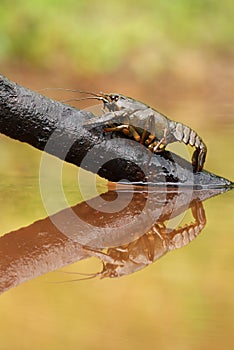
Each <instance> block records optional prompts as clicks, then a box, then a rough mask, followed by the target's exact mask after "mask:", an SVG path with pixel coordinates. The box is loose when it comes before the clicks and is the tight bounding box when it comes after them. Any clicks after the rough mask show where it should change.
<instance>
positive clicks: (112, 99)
mask: <svg viewBox="0 0 234 350" xmlns="http://www.w3.org/2000/svg"><path fill="white" fill-rule="evenodd" d="M110 98H111V101H113V102H117V101H118V100H119V95H110Z"/></svg>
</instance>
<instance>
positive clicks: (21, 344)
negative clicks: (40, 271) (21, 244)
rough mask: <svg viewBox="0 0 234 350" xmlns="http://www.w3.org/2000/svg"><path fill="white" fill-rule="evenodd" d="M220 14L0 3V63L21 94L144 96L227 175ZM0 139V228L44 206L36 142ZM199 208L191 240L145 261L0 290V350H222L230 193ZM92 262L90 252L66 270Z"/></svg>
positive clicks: (72, 177)
mask: <svg viewBox="0 0 234 350" xmlns="http://www.w3.org/2000/svg"><path fill="white" fill-rule="evenodd" d="M233 20H234V3H233V1H231V0H224V1H218V0H213V1H210V0H203V1H202V0H198V1H194V0H176V1H173V2H172V1H168V0H164V1H159V0H156V1H153V0H144V1H143V0H139V1H137V2H132V1H130V0H125V1H122V2H121V1H114V0H109V1H107V2H101V1H96V0H93V1H91V0H87V1H81V0H66V1H64V0H58V1H53V0H51V1H49V0H30V1H29V0H18V1H13V0H1V2H0V73H1V74H3V75H5V76H7V77H8V78H9V79H12V80H14V81H16V82H17V83H19V84H22V85H25V86H27V87H29V88H31V89H33V90H41V89H45V88H56V87H60V88H61V87H62V88H71V89H82V90H85V89H86V90H93V91H95V92H98V91H106V92H120V93H123V94H125V95H128V96H131V97H134V98H136V99H139V100H141V101H144V102H147V103H149V104H150V105H151V106H152V107H155V108H156V109H158V110H160V111H161V112H163V113H164V114H166V115H168V116H170V117H171V118H172V119H175V120H177V121H179V120H180V121H181V122H183V123H185V124H188V125H190V126H191V127H192V128H193V129H195V130H196V131H197V132H198V133H199V134H201V136H202V138H203V139H204V141H205V142H206V143H207V145H208V156H207V162H206V169H207V170H209V171H211V172H214V173H216V174H218V175H221V176H224V177H226V178H229V179H230V180H234V165H233V146H234V144H233V136H234V117H233V116H234V103H233V91H234V31H233ZM41 93H43V94H46V95H48V96H50V97H53V98H56V99H59V100H63V99H67V98H70V97H71V94H69V93H68V92H65V91H56V90H52V89H51V90H45V91H41ZM72 96H74V94H73V95H72ZM73 105H75V106H76V107H77V108H83V107H87V106H88V105H89V103H87V102H83V103H81V102H79V103H76V102H74V103H73ZM0 141H1V147H0V157H1V162H0V176H1V177H0V188H1V198H0V208H1V225H0V235H3V234H4V233H7V232H9V231H11V230H15V229H17V228H19V227H21V226H26V225H29V224H31V223H32V222H33V221H35V220H38V219H40V218H43V217H45V216H46V212H45V209H44V207H43V203H42V201H41V198H40V192H39V184H38V174H39V167H40V157H41V152H40V151H38V150H35V149H33V148H32V147H30V146H28V145H26V144H21V143H19V142H17V141H13V140H10V139H8V138H7V137H5V136H1V138H0ZM65 168H66V169H65V176H64V182H65V187H66V189H67V192H66V193H67V196H68V202H69V203H70V204H74V203H76V202H79V201H80V200H81V198H80V196H79V193H78V191H77V189H76V188H74V187H75V186H76V181H77V170H76V168H75V167H73V166H71V165H66V166H65ZM205 209H206V214H207V220H208V223H207V226H206V228H205V229H204V231H203V233H202V234H201V236H200V237H198V239H197V240H195V241H194V242H193V243H192V244H190V245H189V246H188V247H185V248H183V249H181V250H180V251H176V252H173V253H170V254H168V255H167V256H166V257H164V258H163V259H162V260H161V261H159V262H157V263H156V264H154V265H152V266H150V267H149V268H147V269H146V270H143V271H140V272H138V273H136V274H134V275H131V276H127V277H124V278H122V279H119V280H111V279H105V280H102V281H99V280H98V279H97V280H91V281H83V282H77V283H71V284H64V285H63V284H58V285H56V284H53V283H52V284H50V283H47V282H51V281H53V280H64V275H63V274H62V273H56V275H54V274H55V273H54V274H53V273H51V274H50V275H47V276H42V277H40V278H38V279H36V280H34V281H31V282H28V283H26V284H24V285H21V286H19V287H17V288H15V289H12V290H10V291H8V292H6V293H5V294H3V295H1V296H0V310H1V318H0V349H1V350H11V349H16V350H18V349H19V350H28V349H31V348H33V349H35V350H37V349H45V350H47V349H48V350H53V349H56V350H60V349H61V350H62V349H64V348H66V349H67V350H73V349H77V348H80V349H82V350H83V349H84V350H86V349H87V350H89V349H109V348H111V349H142V348H143V347H146V348H149V349H155V348H157V349H168V350H169V349H170V350H171V349H179V350H183V349H184V350H187V349H194V350H202V349H204V350H205V349H206V350H207V349H212V350H216V349H217V350H218V349H220V348H221V347H227V348H228V347H229V348H231V347H232V345H233V343H234V335H233V324H234V298H233V295H234V280H233V268H234V261H233V250H234V238H233V227H234V221H233V193H232V192H229V193H227V194H225V195H223V196H221V197H216V198H214V199H211V200H210V201H209V202H207V203H205ZM100 269H101V266H100V265H99V264H97V263H96V262H95V261H94V260H90V261H82V262H79V263H77V264H75V265H74V266H73V267H70V268H69V270H73V271H83V272H85V271H86V270H88V271H92V272H93V271H98V270H100Z"/></svg>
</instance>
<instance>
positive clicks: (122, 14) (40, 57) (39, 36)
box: [0, 0, 234, 75]
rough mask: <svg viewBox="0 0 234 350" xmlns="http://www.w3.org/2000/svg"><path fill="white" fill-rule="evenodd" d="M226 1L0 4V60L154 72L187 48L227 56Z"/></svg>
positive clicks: (229, 7) (233, 35) (229, 12)
mask: <svg viewBox="0 0 234 350" xmlns="http://www.w3.org/2000/svg"><path fill="white" fill-rule="evenodd" d="M233 16H234V4H233V1H231V0H225V1H223V2H220V1H218V0H212V1H208V0H205V1H202V0H197V1H192V0H177V1H173V2H172V1H169V0H164V1H152V0H144V1H143V0H140V1H137V2H135V3H133V2H132V1H130V0H125V1H115V0H109V1H107V2H101V1H97V0H93V1H85V0H83V1H82V0H78V1H77V0H67V1H63V0H57V1H52V0H51V1H48V0H42V1H38V0H31V1H29V0H18V1H9V0H7V1H4V0H2V1H1V5H0V32H1V34H0V42H1V46H0V55H1V59H5V60H7V61H8V60H19V59H21V60H23V61H25V62H30V64H32V65H35V66H37V67H47V68H50V67H51V66H52V65H55V67H58V68H59V67H61V65H62V64H63V65H64V64H65V65H68V66H69V67H70V69H72V70H74V71H75V72H78V73H80V72H82V73H84V72H85V73H93V72H94V73H100V72H101V73H102V74H103V73H106V72H110V71H115V70H117V69H118V68H119V67H120V66H125V65H126V66H127V67H129V68H130V69H132V70H133V71H134V72H136V73H137V74H144V75H145V74H147V75H152V74H153V73H154V72H155V71H158V70H160V69H165V68H169V67H170V66H171V64H172V63H173V62H174V59H175V56H177V55H178V54H179V55H182V54H184V53H185V52H186V51H187V52H190V51H194V50H202V54H207V53H209V54H210V53H211V52H213V53H215V54H218V53H222V54H224V53H233V51H234V48H233V45H232V43H233V40H234V32H233Z"/></svg>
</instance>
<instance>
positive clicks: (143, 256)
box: [75, 200, 206, 281]
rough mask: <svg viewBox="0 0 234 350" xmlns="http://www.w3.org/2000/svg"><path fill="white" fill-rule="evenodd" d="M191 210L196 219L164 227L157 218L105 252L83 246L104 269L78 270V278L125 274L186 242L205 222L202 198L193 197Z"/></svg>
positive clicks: (194, 235)
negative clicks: (133, 237) (142, 231)
mask: <svg viewBox="0 0 234 350" xmlns="http://www.w3.org/2000/svg"><path fill="white" fill-rule="evenodd" d="M191 210H192V214H193V217H194V219H195V222H193V223H191V224H189V225H185V226H184V227H179V228H178V229H167V228H166V226H165V224H164V222H157V223H156V224H154V225H153V226H152V227H151V228H150V230H148V231H147V232H146V233H145V234H144V235H143V236H141V237H140V238H138V239H137V240H135V241H133V242H131V243H129V244H126V245H123V246H120V247H117V248H109V249H107V251H106V252H103V251H101V250H100V251H99V250H95V249H92V248H88V247H84V249H85V250H87V251H89V252H90V253H92V255H93V256H95V257H97V258H99V259H100V260H101V261H102V263H103V270H102V271H101V272H98V273H94V274H90V275H89V274H85V273H84V274H81V275H85V276H87V277H85V278H81V279H90V278H95V277H98V276H99V277H100V278H104V277H111V278H115V277H121V276H125V275H128V274H131V273H134V272H136V271H138V270H141V269H143V268H145V267H146V266H148V265H149V264H151V263H153V262H154V261H156V260H158V259H159V258H160V257H162V256H163V255H165V254H166V253H168V252H169V251H171V250H174V249H178V248H182V247H183V246H185V245H187V244H188V243H190V242H191V241H193V240H194V239H195V238H196V237H197V235H198V234H199V233H200V232H201V231H202V229H203V228H204V227H205V224H206V217H205V211H204V209H203V206H202V202H200V201H199V200H195V201H194V202H193V204H192V206H191ZM78 274H79V273H78ZM76 280H79V279H76ZM76 280H75V281H76Z"/></svg>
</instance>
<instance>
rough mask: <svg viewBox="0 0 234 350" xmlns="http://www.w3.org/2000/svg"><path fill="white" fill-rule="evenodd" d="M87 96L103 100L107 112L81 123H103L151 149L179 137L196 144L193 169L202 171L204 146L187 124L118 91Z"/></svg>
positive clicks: (107, 129)
mask: <svg viewBox="0 0 234 350" xmlns="http://www.w3.org/2000/svg"><path fill="white" fill-rule="evenodd" d="M89 94H91V95H92V96H90V97H87V98H91V99H98V100H101V101H103V103H104V111H105V109H107V110H108V112H107V113H105V114H104V115H102V116H101V117H100V118H99V119H97V118H92V119H90V120H89V121H87V122H85V123H84V124H83V126H84V127H88V126H90V127H95V126H98V125H100V124H103V123H106V124H107V126H106V127H105V129H104V131H106V132H108V131H114V132H122V133H124V134H125V135H127V136H128V137H130V138H133V139H134V140H136V141H137V142H140V143H141V144H143V145H145V146H146V147H147V148H148V149H149V150H151V151H152V152H153V153H157V152H161V151H162V150H164V148H165V147H166V145H167V144H169V143H172V142H175V141H180V142H184V143H185V144H186V145H187V144H190V145H191V146H195V147H196V150H195V151H194V153H193V156H192V164H193V166H194V169H195V171H201V170H202V168H203V164H204V162H205V158H206V152H207V148H206V145H205V144H204V142H203V141H202V139H201V138H200V136H198V135H197V133H196V132H195V131H194V130H192V129H191V128H190V127H188V126H186V125H184V124H182V123H177V122H175V121H172V120H170V119H168V118H167V117H166V116H164V115H162V114H161V113H159V112H157V111H156V110H154V109H152V108H151V107H149V106H147V105H145V104H144V103H142V102H139V101H136V100H134V99H132V98H129V97H125V96H123V95H119V94H104V93H100V94H94V93H89Z"/></svg>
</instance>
